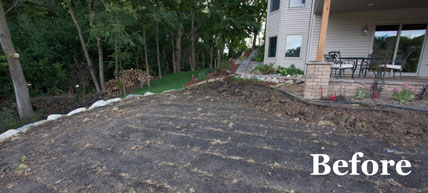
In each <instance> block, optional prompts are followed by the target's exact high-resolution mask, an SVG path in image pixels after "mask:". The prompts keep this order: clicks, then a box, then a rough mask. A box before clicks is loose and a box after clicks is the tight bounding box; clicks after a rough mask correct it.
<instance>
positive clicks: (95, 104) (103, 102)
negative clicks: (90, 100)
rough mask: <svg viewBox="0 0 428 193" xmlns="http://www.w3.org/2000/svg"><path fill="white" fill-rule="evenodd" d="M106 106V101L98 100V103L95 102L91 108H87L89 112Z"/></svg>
mask: <svg viewBox="0 0 428 193" xmlns="http://www.w3.org/2000/svg"><path fill="white" fill-rule="evenodd" d="M106 105H108V103H107V102H106V101H104V100H100V101H97V102H95V103H94V104H92V106H91V107H89V110H91V109H94V108H97V107H104V106H106Z"/></svg>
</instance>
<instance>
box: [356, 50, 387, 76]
mask: <svg viewBox="0 0 428 193" xmlns="http://www.w3.org/2000/svg"><path fill="white" fill-rule="evenodd" d="M384 64H385V57H384V56H383V55H371V56H370V57H368V58H367V59H366V60H364V62H363V64H362V65H361V66H363V67H364V71H363V73H364V77H366V76H367V71H372V72H373V74H374V76H375V78H376V79H378V78H379V79H381V78H382V74H381V71H380V70H381V68H382V65H384Z"/></svg>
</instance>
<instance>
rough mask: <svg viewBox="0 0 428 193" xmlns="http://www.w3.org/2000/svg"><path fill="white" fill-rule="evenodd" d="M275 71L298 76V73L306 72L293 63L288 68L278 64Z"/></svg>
mask: <svg viewBox="0 0 428 193" xmlns="http://www.w3.org/2000/svg"><path fill="white" fill-rule="evenodd" d="M275 73H278V74H281V75H282V76H288V75H290V76H297V75H303V74H304V72H303V70H300V69H299V68H297V67H296V66H295V65H294V64H292V65H291V66H290V67H288V68H284V67H282V66H277V67H276V68H275Z"/></svg>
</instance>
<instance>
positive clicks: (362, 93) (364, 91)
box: [354, 88, 369, 100]
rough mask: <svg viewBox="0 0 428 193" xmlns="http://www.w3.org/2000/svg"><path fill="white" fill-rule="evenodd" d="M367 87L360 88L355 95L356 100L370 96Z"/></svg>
mask: <svg viewBox="0 0 428 193" xmlns="http://www.w3.org/2000/svg"><path fill="white" fill-rule="evenodd" d="M368 92H369V91H368V89H367V88H359V89H358V90H357V92H356V93H355V95H354V99H355V100H363V99H365V98H367V96H369V94H368Z"/></svg>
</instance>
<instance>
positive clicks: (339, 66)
mask: <svg viewBox="0 0 428 193" xmlns="http://www.w3.org/2000/svg"><path fill="white" fill-rule="evenodd" d="M327 55H328V56H326V55H324V58H325V57H327V59H328V60H329V61H327V60H326V62H333V65H331V72H330V76H331V75H332V73H333V70H334V76H335V77H336V78H337V70H339V78H342V74H343V76H345V70H346V69H351V70H353V69H354V64H350V63H346V62H344V61H342V58H341V55H340V51H331V52H328V54H327Z"/></svg>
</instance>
